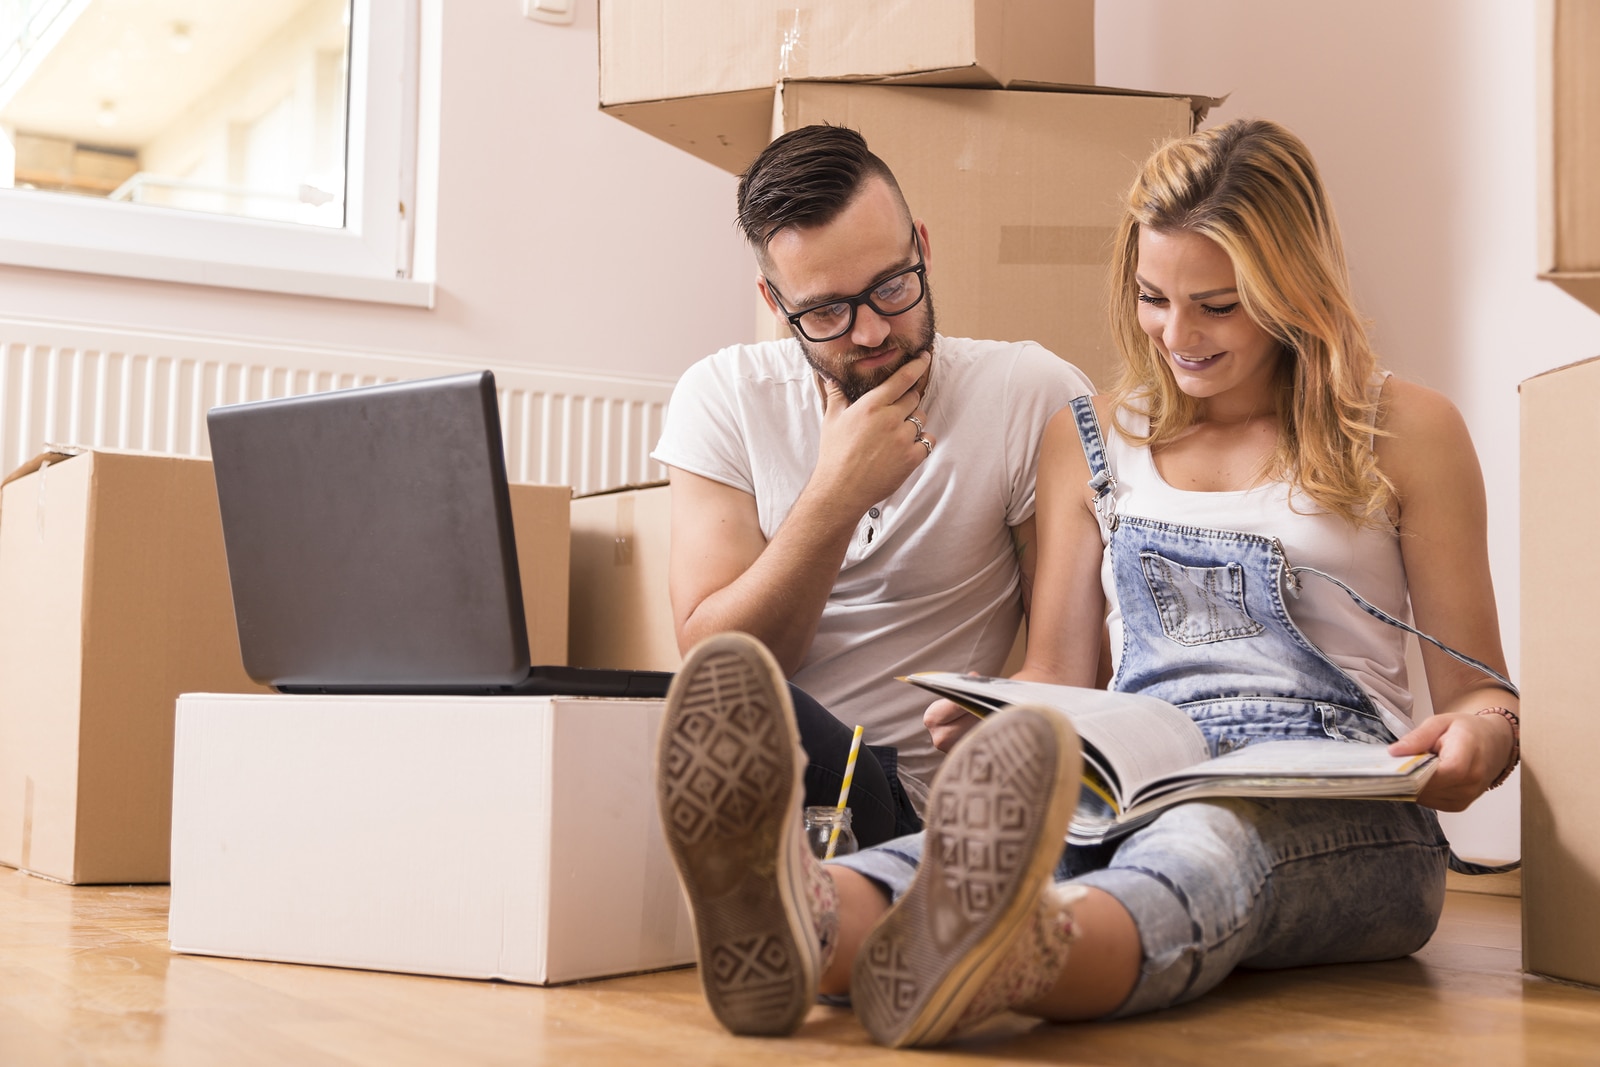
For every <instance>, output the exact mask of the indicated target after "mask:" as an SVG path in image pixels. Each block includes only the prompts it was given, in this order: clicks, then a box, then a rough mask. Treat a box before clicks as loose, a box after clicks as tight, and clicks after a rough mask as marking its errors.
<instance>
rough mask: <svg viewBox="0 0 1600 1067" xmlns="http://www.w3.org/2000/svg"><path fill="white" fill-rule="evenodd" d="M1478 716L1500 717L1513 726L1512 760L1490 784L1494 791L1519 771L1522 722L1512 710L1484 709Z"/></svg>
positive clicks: (1499, 708)
mask: <svg viewBox="0 0 1600 1067" xmlns="http://www.w3.org/2000/svg"><path fill="white" fill-rule="evenodd" d="M1478 714H1479V715H1499V716H1500V717H1502V718H1503V719H1505V720H1506V722H1508V723H1510V724H1511V758H1510V759H1508V760H1506V765H1505V769H1504V770H1502V771H1501V772H1500V774H1499V775H1498V776H1497V777H1496V778H1495V780H1494V781H1492V782H1490V783H1489V788H1490V789H1494V788H1496V787H1497V786H1500V785H1503V784H1504V783H1505V780H1506V779H1507V778H1510V777H1511V772H1512V771H1514V770H1516V769H1517V764H1518V763H1519V762H1521V760H1522V720H1521V719H1519V718H1518V717H1517V713H1516V712H1514V711H1512V710H1511V709H1510V708H1502V707H1493V708H1483V709H1481V710H1480V711H1479V712H1478Z"/></svg>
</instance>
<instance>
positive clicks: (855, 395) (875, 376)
mask: <svg viewBox="0 0 1600 1067" xmlns="http://www.w3.org/2000/svg"><path fill="white" fill-rule="evenodd" d="M924 309H926V310H924ZM918 312H923V315H924V318H923V325H922V330H921V332H920V333H919V334H918V335H917V336H916V337H915V338H913V339H911V340H907V339H905V338H902V337H899V336H897V335H896V334H894V333H893V332H892V328H891V332H890V334H889V336H888V338H886V339H885V342H884V343H885V344H889V345H893V346H894V347H895V348H898V349H899V350H900V358H899V359H897V360H895V361H894V362H893V363H885V364H884V365H883V366H881V367H874V368H873V369H872V370H868V371H861V372H859V373H857V372H855V370H854V368H855V364H856V361H857V360H859V359H861V358H862V357H864V356H866V355H867V354H868V351H867V349H864V348H859V347H856V348H851V349H849V350H848V351H846V352H843V353H840V354H838V355H835V356H832V357H829V356H827V355H825V354H822V353H821V352H820V351H819V350H821V349H822V348H824V347H825V346H826V345H830V344H833V343H834V342H832V341H823V342H820V343H819V342H816V341H808V340H806V338H805V337H804V336H803V335H801V334H800V332H799V331H798V330H796V331H795V339H796V340H797V341H799V342H800V347H801V349H802V350H804V352H805V354H806V362H807V363H810V364H811V369H812V370H814V371H816V372H817V373H818V374H820V375H822V377H823V378H824V379H825V380H826V381H830V382H832V383H834V384H835V385H837V386H838V387H839V391H840V392H841V393H843V394H844V398H845V399H846V400H847V401H849V402H850V403H852V404H854V403H855V402H856V401H857V400H860V399H861V398H862V397H864V396H866V395H867V394H868V393H870V392H872V390H874V389H876V388H877V387H878V386H880V385H882V384H883V383H884V382H886V381H888V380H889V378H890V377H891V376H893V374H894V372H895V371H897V370H899V369H900V368H901V367H903V366H905V365H906V363H907V362H909V361H910V360H911V359H913V358H915V357H916V355H917V354H918V353H919V352H932V351H933V338H934V335H935V333H936V330H935V328H934V315H933V290H932V289H929V290H928V291H927V292H924V293H923V294H922V303H920V304H918V305H917V306H916V307H914V308H912V309H911V310H910V311H908V312H906V314H907V315H913V314H916V313H918ZM888 321H889V322H890V323H896V322H899V321H900V316H895V317H894V318H891V319H889V320H888ZM830 364H831V366H830Z"/></svg>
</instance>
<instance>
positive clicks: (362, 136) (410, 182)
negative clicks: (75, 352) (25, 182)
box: [0, 0, 434, 307]
mask: <svg viewBox="0 0 1600 1067" xmlns="http://www.w3.org/2000/svg"><path fill="white" fill-rule="evenodd" d="M419 18H420V16H419V11H418V0H398V2H397V0H353V2H352V4H351V13H350V25H351V34H350V85H349V94H348V101H347V107H348V121H347V122H346V134H345V137H346V140H345V144H346V153H345V225H344V227H343V228H342V229H332V228H327V227H318V226H312V225H307V224H303V223H292V222H274V221H266V220H261V219H250V218H243V217H236V216H229V215H217V214H210V213H206V212H200V211H186V210H181V209H177V208H168V207H162V206H159V205H153V204H129V203H112V202H109V201H105V200H96V199H92V198H85V197H75V196H64V195H62V194H59V193H51V192H45V191H39V190H30V189H0V235H3V236H0V264H7V265H12V266H21V267H35V268H43V269H46V270H64V271H75V272H79V273H88V274H103V275H113V276H118V277H126V278H142V279H150V280H156V281H167V282H184V283H190V284H196V285H210V286H221V287H224V288H230V289H249V290H257V291H263V292H272V293H291V294H296V295H303V296H321V297H332V298H336V299H346V300H361V301H372V302H377V303H386V304H403V305H409V306H413V307H432V306H433V301H434V286H433V281H432V279H428V278H419V277H415V276H414V275H415V273H416V272H415V271H414V270H413V255H412V253H413V249H412V245H413V241H414V236H415V231H416V217H415V216H416V200H417V196H416V184H417V183H416V174H417V158H416V156H417V150H418V149H417V144H418V130H417V114H418V81H419V71H418V67H419V58H420V57H419V47H418V25H419ZM396 86H399V87H400V91H398V92H396V91H395V87H396ZM152 249H160V251H152Z"/></svg>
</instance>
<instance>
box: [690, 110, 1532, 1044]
mask: <svg viewBox="0 0 1600 1067" xmlns="http://www.w3.org/2000/svg"><path fill="white" fill-rule="evenodd" d="M1112 281H1113V286H1114V289H1113V295H1112V317H1113V329H1114V333H1115V336H1116V339H1117V343H1118V347H1119V350H1120V352H1121V354H1122V357H1123V361H1124V374H1123V378H1122V381H1121V382H1120V383H1119V385H1118V387H1117V388H1116V389H1115V390H1114V391H1113V392H1112V393H1111V394H1109V395H1106V396H1102V397H1096V398H1094V399H1093V401H1092V402H1091V401H1089V400H1087V399H1085V400H1081V401H1078V402H1076V403H1075V404H1074V406H1073V407H1072V408H1069V409H1068V410H1065V411H1063V412H1061V413H1060V414H1059V415H1058V416H1056V418H1055V419H1054V421H1053V422H1052V423H1051V425H1050V428H1049V430H1048V431H1047V433H1046V437H1045V440H1044V443H1043V451H1042V454H1041V462H1040V476H1039V490H1038V532H1039V539H1040V545H1039V548H1040V556H1039V563H1038V571H1037V574H1036V580H1035V587H1034V593H1033V608H1032V614H1031V617H1030V624H1029V642H1028V656H1027V660H1026V662H1025V665H1024V667H1023V669H1022V671H1021V672H1020V673H1019V675H1018V677H1021V678H1027V679H1032V680H1039V681H1050V682H1058V683H1063V684H1068V685H1079V686H1092V685H1094V684H1095V678H1096V672H1097V668H1098V665H1099V663H1100V661H1101V653H1102V634H1103V633H1106V634H1109V638H1110V647H1109V652H1110V654H1111V658H1112V661H1113V667H1114V674H1113V677H1112V681H1111V687H1112V688H1113V689H1119V690H1125V691H1133V692H1145V693H1151V694H1154V695H1156V696H1160V697H1162V698H1164V699H1166V700H1169V701H1171V702H1173V703H1175V704H1178V705H1180V706H1181V707H1183V708H1184V709H1185V710H1186V711H1188V712H1189V714H1190V715H1191V717H1192V718H1194V719H1195V721H1196V722H1197V723H1198V724H1199V725H1200V726H1201V728H1202V730H1203V731H1204V733H1205V734H1206V736H1207V739H1208V741H1209V742H1210V744H1211V747H1212V749H1213V750H1214V751H1218V752H1220V751H1225V750H1227V749H1229V748H1232V747H1237V746H1238V745H1241V744H1248V743H1250V742H1252V741H1255V740H1260V739H1265V738H1278V737H1331V738H1338V739H1341V740H1347V741H1351V742H1356V743H1383V744H1388V745H1390V746H1391V747H1390V750H1391V751H1392V752H1395V753H1397V754H1398V753H1418V752H1425V751H1432V752H1435V753H1437V754H1438V757H1439V762H1438V767H1437V770H1436V771H1435V773H1434V775H1433V777H1432V778H1431V779H1430V780H1429V782H1428V784H1427V786H1426V789H1425V791H1424V793H1423V794H1422V796H1421V797H1420V805H1414V804H1397V803H1386V802H1376V801H1375V802H1360V801H1323V800H1289V801H1257V800H1243V799H1233V800H1221V801H1204V802H1195V803H1189V804H1183V805H1179V806H1176V807H1174V808H1171V809H1169V810H1168V811H1166V812H1165V813H1163V814H1162V815H1161V816H1160V817H1159V818H1157V819H1156V820H1154V821H1153V822H1152V823H1150V824H1149V825H1147V826H1145V827H1143V828H1141V829H1139V830H1137V831H1135V832H1133V833H1132V834H1130V835H1128V836H1127V837H1125V838H1122V839H1120V840H1119V841H1116V842H1113V843H1110V844H1107V845H1104V846H1099V847H1097V848H1094V849H1079V848H1071V849H1068V850H1067V852H1066V854H1065V855H1064V856H1062V858H1061V863H1060V869H1059V870H1058V871H1057V872H1056V877H1059V878H1061V879H1063V881H1062V882H1060V883H1056V884H1052V875H1051V870H1050V868H1051V866H1052V865H1053V860H1054V858H1055V855H1056V853H1057V852H1058V851H1059V841H1060V834H1061V832H1062V830H1064V828H1065V821H1066V819H1067V818H1068V817H1069V815H1070V809H1071V803H1072V799H1073V797H1074V795H1075V788H1076V786H1075V781H1074V779H1075V777H1076V768H1077V759H1076V750H1075V740H1074V739H1073V738H1072V737H1071V736H1070V731H1064V730H1063V728H1062V727H1061V726H1060V724H1059V722H1058V717H1054V716H1050V715H1048V714H1045V713H1042V712H1039V711H1036V710H1029V709H1013V710H1012V711H1010V712H1007V713H1003V715H1002V716H997V717H992V718H990V719H988V720H985V721H984V723H983V725H982V726H981V727H979V728H977V729H975V730H974V729H973V727H975V726H977V720H976V719H974V718H973V717H972V716H970V715H968V714H966V713H965V712H962V711H960V710H959V709H956V708H954V707H953V706H952V705H950V704H948V703H944V702H941V703H937V704H935V705H933V706H932V707H930V708H929V709H928V713H927V716H926V722H927V725H928V727H929V729H930V730H931V731H932V733H933V735H934V738H935V742H936V743H937V744H938V745H939V746H940V747H942V748H946V749H948V750H951V756H950V757H949V759H948V760H947V762H946V769H945V770H944V771H941V776H940V780H939V781H938V782H937V783H936V784H935V787H934V793H933V795H932V796H931V797H930V799H929V805H928V817H927V822H928V833H927V835H926V839H927V840H928V841H929V842H930V843H929V845H928V848H927V852H926V854H924V852H923V849H922V844H923V840H924V839H923V838H920V837H919V838H907V839H902V840H901V841H897V842H891V843H889V844H887V845H885V846H883V847H882V848H877V849H869V850H867V851H865V852H862V853H860V854H858V855H856V856H852V857H847V858H845V859H844V860H842V861H839V862H836V863H832V864H829V865H828V866H827V867H826V868H823V870H824V871H826V873H827V874H828V875H831V879H821V880H820V881H819V879H818V872H817V871H815V870H814V869H813V868H812V866H811V865H810V864H809V863H808V862H807V860H806V858H805V857H800V858H798V859H795V860H793V861H792V862H790V863H788V864H787V866H788V868H792V870H793V871H794V872H795V873H793V874H790V875H784V876H782V877H787V878H789V879H790V880H791V881H792V882H793V883H794V886H795V887H797V888H795V889H794V890H793V891H792V892H790V893H788V894H787V897H785V899H788V900H791V901H793V900H799V901H802V902H809V906H808V907H806V908H802V907H800V906H799V905H797V904H793V903H791V904H788V905H785V907H786V908H787V911H786V912H785V914H786V915H788V916H789V918H791V919H793V920H795V921H792V922H790V924H789V929H790V930H791V931H792V932H793V942H794V946H795V948H796V949H797V950H799V951H798V953H797V954H798V955H800V956H802V957H803V956H805V955H806V954H807V953H809V952H810V951H811V950H812V949H813V948H815V949H816V952H815V955H814V963H815V965H816V967H817V970H818V971H820V981H819V986H820V988H821V989H822V990H823V991H825V992H843V991H844V990H846V989H849V990H850V992H851V993H852V997H853V1000H854V1003H855V1006H856V1011H857V1013H858V1015H860V1016H861V1018H862V1020H863V1022H864V1023H866V1025H867V1027H868V1029H869V1030H871V1031H872V1033H873V1035H874V1037H876V1038H878V1039H879V1040H880V1041H884V1042H885V1043H889V1044H896V1045H900V1044H929V1043H935V1042H938V1041H940V1040H944V1039H945V1038H947V1037H949V1036H951V1035H952V1034H956V1033H959V1032H961V1031H962V1030H964V1029H967V1028H969V1027H970V1026H971V1025H973V1024H975V1023H977V1022H979V1021H981V1020H982V1019H983V1018H984V1017H986V1016H987V1015H990V1014H993V1013H994V1012H996V1011H998V1010H1001V1009H1004V1008H1008V1007H1009V1008H1014V1009H1018V1010H1023V1011H1026V1012H1029V1013H1032V1014H1037V1015H1041V1016H1043V1017H1045V1018H1049V1019H1055V1020H1068V1019H1086V1018H1098V1017H1105V1016H1124V1015H1131V1014H1135V1013H1138V1012H1143V1011H1149V1010H1152V1009H1156V1008H1161V1007H1166V1006H1170V1005H1173V1004H1177V1003H1181V1002H1183V1001H1186V1000H1189V999H1192V998H1194V997H1196V996H1199V995H1201V994H1202V993H1204V992H1205V991H1207V990H1208V989H1210V988H1212V987H1213V986H1215V985H1216V983H1217V982H1219V981H1221V980H1222V978H1223V977H1225V976H1226V975H1227V974H1228V972H1229V971H1231V970H1232V969H1233V967H1235V966H1239V965H1244V966H1255V967H1285V966H1299V965H1305V964H1313V963H1327V962H1349V961H1355V960H1370V959H1384V958H1391V957H1396V956H1401V955H1405V954H1408V953H1410V952H1413V951H1415V950H1416V949H1418V948H1420V947H1421V946H1422V945H1423V944H1424V943H1426V941H1427V940H1428V938H1429V936H1431V934H1432V932H1433V929H1434V926H1435V924H1436V922H1437V920H1438V916H1439V911H1440V908H1441V907H1442V904H1443V898H1444V876H1445V869H1446V863H1447V858H1448V845H1447V843H1446V842H1445V840H1444V838H1443V836H1442V834H1441V833H1440V831H1439V828H1438V823H1437V819H1436V818H1435V816H1434V815H1433V813H1432V812H1431V811H1429V810H1427V809H1428V808H1438V809H1441V810H1459V809H1461V808H1464V807H1466V806H1467V805H1468V804H1469V803H1471V801H1472V800H1473V799H1475V798H1476V797H1477V796H1479V795H1480V794H1481V793H1482V792H1483V791H1484V790H1485V789H1487V788H1490V787H1491V786H1492V785H1495V784H1498V783H1499V782H1500V781H1503V780H1504V778H1505V776H1506V775H1507V774H1509V773H1510V771H1511V769H1512V767H1513V766H1514V765H1515V762H1516V756H1517V735H1516V727H1517V720H1516V712H1515V708H1516V698H1515V691H1514V688H1513V687H1512V686H1511V684H1510V683H1509V682H1508V681H1506V680H1505V678H1504V676H1503V671H1504V657H1503V654H1502V651H1501V647H1500V639H1499V631H1498V623H1497V619H1496V614H1495V609H1494V600H1493V590H1492V586H1491V583H1490V576H1489V567H1488V559H1487V549H1486V537H1485V502H1484V492H1483V483H1482V476H1481V474H1480V472H1479V468H1478V465H1477V462H1476V459H1475V456H1474V453H1473V449H1472V444H1471V441H1470V439H1469V437H1468V434H1467V431H1466V428H1465V426H1464V425H1463V423H1462V420H1461V418H1460V416H1459V414H1458V413H1457V412H1456V410H1455V409H1454V407H1452V405H1451V404H1450V403H1449V402H1448V401H1447V400H1445V399H1444V398H1443V397H1441V396H1439V395H1438V394H1437V393H1434V392H1432V391H1430V390H1427V389H1425V388H1423V387H1421V386H1418V385H1414V384H1410V383H1406V382H1402V381H1400V380H1398V379H1396V378H1394V377H1392V376H1389V375H1386V374H1383V373H1381V372H1379V370H1378V369H1377V365H1376V360H1375V358H1374V356H1373V353H1372V351H1371V349H1370V347H1369V345H1368V342H1367V339H1366V336H1365V333H1364V330H1363V328H1362V324H1361V320H1360V318H1359V316H1358V314H1357V313H1356V311H1355V309H1354V307H1353V306H1352V303H1351V300H1350V295H1349V283H1348V278H1347V274H1346V270H1345V264H1344V256H1343V251H1342V247H1341V244H1340V239H1339V236H1338V231H1337V228H1336V226H1335V224H1334V220H1333V216H1332V212H1331V210H1330V209H1329V207H1328V204H1327V202H1326V199H1325V196H1324V193H1323V189H1322V185H1321V181H1320V179H1319V177H1318V175H1317V171H1316V167H1315V165H1314V163H1313V162H1312V160H1311V157H1310V155H1309V153H1308V152H1307V150H1306V149H1305V146H1304V145H1303V144H1301V143H1300V141H1299V140H1297V139H1296V138H1295V137H1294V136H1293V135H1292V134H1290V133H1289V132H1288V131H1287V130H1284V129H1283V128H1282V127H1280V126H1277V125H1275V124H1272V123H1269V122H1261V121H1239V122H1233V123H1230V124H1228V125H1225V126H1222V127H1219V128H1215V129H1212V130H1208V131H1205V132H1203V133H1200V134H1196V135H1194V136H1191V137H1187V138H1184V139H1181V140H1178V141H1175V142H1172V143H1170V144H1168V145H1166V146H1164V147H1163V148H1161V149H1160V150H1158V151H1157V152H1156V153H1155V155H1154V156H1153V157H1152V158H1151V159H1150V160H1149V162H1148V163H1147V164H1146V166H1145V167H1144V169H1143V171H1142V173H1141V174H1140V176H1139V178H1138V179H1137V180H1136V181H1135V183H1134V185H1133V187H1132V189H1131V190H1130V192H1129V195H1128V199H1127V210H1126V213H1125V216H1124V219H1123V221H1122V224H1121V227H1120V230H1119V235H1118V240H1117V246H1116V254H1115V263H1114V267H1113V276H1112ZM1354 594H1359V596H1356V595H1354ZM1408 603H1409V605H1410V608H1411V611H1412V612H1413V613H1414V615H1415V621H1416V625H1417V627H1418V628H1419V629H1420V630H1421V631H1423V632H1425V633H1429V634H1432V635H1435V636H1436V637H1437V639H1438V640H1439V641H1440V642H1442V644H1443V645H1444V646H1449V648H1448V649H1440V648H1435V647H1431V646H1425V648H1424V663H1425V667H1426V670H1427V676H1428V685H1429V690H1430V693H1431V695H1432V699H1433V704H1434V709H1435V714H1434V715H1433V717H1431V718H1429V719H1427V720H1425V721H1424V722H1423V723H1421V724H1420V725H1414V724H1413V723H1412V722H1411V719H1410V711H1411V697H1410V694H1409V691H1408V690H1407V686H1406V673H1405V640H1406V634H1405V632H1403V630H1402V629H1401V628H1399V625H1403V624H1399V625H1391V623H1398V618H1403V617H1404V616H1405V614H1406V611H1407V605H1408ZM1386 617H1387V620H1388V621H1385V618H1386ZM1396 617H1398V618H1396ZM1103 622H1104V623H1105V625H1104V626H1103V625H1102V623H1103ZM1453 649H1458V650H1462V652H1464V653H1465V655H1460V654H1458V653H1452V651H1451V650H1453ZM1472 657H1475V659H1474V658H1472ZM1485 665H1487V666H1485ZM968 730H972V731H973V732H972V736H971V737H969V738H966V739H965V740H964V741H963V742H962V744H961V745H960V747H955V743H956V741H957V740H959V739H961V738H962V735H964V734H965V733H966V732H967V731H968ZM1396 738H1400V740H1398V741H1396ZM997 783H998V784H997ZM1063 809H1065V811H1066V813H1067V814H1062V812H1063ZM974 811H978V812H979V813H980V816H976V817H975V816H974V815H973V814H972V813H973V812H974ZM1002 816H1003V817H1002ZM785 817H787V816H785ZM1007 819H1010V820H1011V821H1010V822H1009V823H1007V821H1006V820H1007ZM996 857H1001V859H1000V860H997V859H996ZM778 866H779V869H780V871H783V870H784V869H785V867H786V864H785V861H784V859H783V858H782V856H780V862H779V865H778ZM919 867H920V871H919V870H918V868H919ZM781 880H782V879H781V878H780V881H781ZM830 888H831V893H830ZM779 895H780V897H783V896H784V894H779ZM693 898H694V894H693V892H691V899H693ZM891 900H893V901H894V906H893V908H892V910H891V909H890V901H891ZM886 913H887V914H886ZM796 916H798V918H796ZM700 919H701V913H700V912H699V911H697V920H700ZM819 932H820V933H819ZM1069 948H1070V951H1069ZM801 970H802V971H804V970H805V968H804V967H802V968H801ZM707 988H708V993H711V992H712V988H711V986H710V985H708V987H707ZM718 996H719V994H717V993H712V999H713V1006H714V1007H716V1006H717V1002H718ZM723 999H724V1001H726V999H727V998H726V996H725V995H724V996H723ZM722 1014H723V1013H722V1012H721V1011H719V1015H722ZM725 1021H726V1018H725ZM735 1028H737V1027H735Z"/></svg>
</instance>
